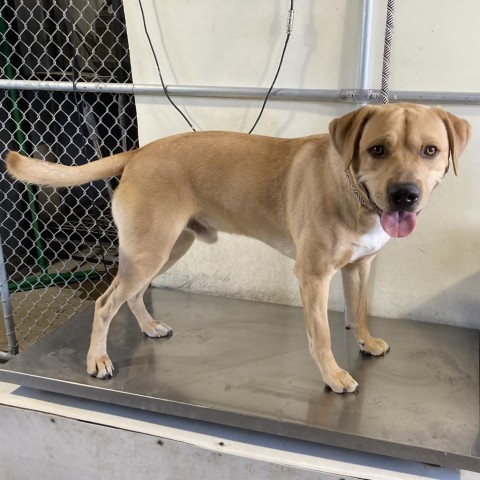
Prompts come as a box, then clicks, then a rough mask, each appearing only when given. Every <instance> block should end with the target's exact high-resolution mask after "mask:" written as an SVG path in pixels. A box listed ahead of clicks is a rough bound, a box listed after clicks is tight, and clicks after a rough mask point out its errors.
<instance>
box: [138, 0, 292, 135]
mask: <svg viewBox="0 0 480 480" xmlns="http://www.w3.org/2000/svg"><path fill="white" fill-rule="evenodd" d="M138 4H139V5H140V11H141V13H142V20H143V28H144V30H145V35H146V37H147V40H148V43H149V45H150V49H151V51H152V54H153V58H154V60H155V64H156V66H157V70H158V75H159V77H160V82H161V83H162V88H163V93H164V94H165V96H166V97H167V99H168V101H169V102H170V103H171V104H172V106H173V107H174V108H175V110H177V112H178V113H180V115H181V116H182V117H183V119H184V120H185V121H186V122H187V123H188V125H189V126H190V128H191V129H192V130H193V131H194V132H196V130H195V128H193V125H192V124H191V123H190V121H189V120H188V118H187V117H186V116H185V114H184V113H183V112H182V111H181V110H180V109H179V108H178V107H177V105H176V104H175V102H174V101H173V100H172V99H171V98H170V95H169V94H168V92H167V87H166V86H165V83H164V81H163V76H162V72H161V71H160V66H159V63H158V59H157V55H156V53H155V49H154V48H153V43H152V40H151V38H150V35H149V33H148V29H147V23H146V21H145V13H144V11H143V6H142V0H138ZM293 4H294V0H290V10H289V12H288V24H287V37H286V38H285V44H284V46H283V51H282V55H281V57H280V63H279V64H278V68H277V72H276V73H275V77H274V78H273V81H272V84H271V85H270V88H269V89H268V92H267V94H266V95H265V99H264V101H263V104H262V107H261V109H260V113H259V114H258V117H257V119H256V120H255V123H254V124H253V127H252V128H251V129H250V131H249V132H248V133H249V134H250V133H252V132H253V130H254V129H255V127H256V126H257V124H258V122H259V121H260V118H261V117H262V115H263V111H264V110H265V105H266V104H267V101H268V99H269V97H270V94H271V93H272V90H273V87H274V86H275V82H276V81H277V78H278V75H279V73H280V70H281V68H282V64H283V58H284V57H285V52H286V50H287V45H288V42H289V40H290V35H291V34H292V27H293Z"/></svg>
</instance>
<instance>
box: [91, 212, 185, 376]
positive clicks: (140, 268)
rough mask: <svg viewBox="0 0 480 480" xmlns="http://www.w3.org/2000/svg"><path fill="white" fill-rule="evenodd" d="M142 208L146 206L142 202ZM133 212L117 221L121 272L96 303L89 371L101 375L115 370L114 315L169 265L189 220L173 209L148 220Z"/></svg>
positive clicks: (108, 374) (119, 271) (109, 373)
mask: <svg viewBox="0 0 480 480" xmlns="http://www.w3.org/2000/svg"><path fill="white" fill-rule="evenodd" d="M142 208H146V206H145V205H142ZM129 213H130V215H129V220H128V223H126V222H124V223H122V222H117V224H118V227H119V243H120V264H119V270H118V274H117V276H116V277H115V278H114V280H113V282H112V284H111V285H110V287H109V288H108V289H107V290H106V291H105V293H104V294H103V295H102V296H101V297H100V298H99V299H98V300H97V301H96V303H95V316H94V319H93V326H92V337H91V341H90V348H89V350H88V355H87V372H88V373H89V374H90V375H92V376H96V377H98V378H106V377H110V376H112V374H113V365H112V362H111V360H110V358H109V357H108V354H107V334H108V329H109V326H110V322H111V320H112V318H113V316H114V315H115V314H116V313H117V311H118V309H119V308H120V307H121V306H122V304H123V303H125V302H126V301H128V300H129V299H131V298H133V297H134V296H135V295H138V294H139V293H140V292H143V291H144V290H145V288H146V286H147V285H148V284H149V283H150V281H151V280H152V279H153V277H154V276H155V275H156V274H157V273H158V272H159V271H161V269H162V268H163V267H164V266H166V264H167V262H168V261H169V258H170V254H171V251H172V249H173V247H174V245H175V243H176V241H177V239H178V237H179V236H180V235H181V233H182V231H183V228H184V226H185V223H186V219H185V221H182V220H181V219H180V218H179V217H178V216H177V217H176V218H175V215H173V214H172V212H169V213H165V215H163V216H162V212H159V213H158V216H157V215H156V218H155V219H154V220H153V221H151V222H148V223H147V224H145V223H142V220H140V216H139V215H138V212H137V215H135V214H134V213H135V212H132V211H130V212H129ZM177 213H178V212H177ZM158 218H161V219H162V220H158ZM137 219H138V220H137ZM117 220H118V219H117Z"/></svg>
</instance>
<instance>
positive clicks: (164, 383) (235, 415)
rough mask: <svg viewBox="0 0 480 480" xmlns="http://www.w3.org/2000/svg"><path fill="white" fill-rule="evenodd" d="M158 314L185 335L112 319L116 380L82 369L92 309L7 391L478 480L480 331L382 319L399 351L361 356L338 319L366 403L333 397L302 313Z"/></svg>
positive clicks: (338, 348) (380, 330)
mask: <svg viewBox="0 0 480 480" xmlns="http://www.w3.org/2000/svg"><path fill="white" fill-rule="evenodd" d="M147 306H149V308H150V310H151V311H153V314H154V317H155V318H157V319H159V320H161V321H164V322H166V323H168V324H170V325H171V326H172V327H173V329H174V332H175V333H174V336H173V337H171V338H169V339H158V340H154V339H150V338H146V337H144V336H142V335H141V333H140V332H139V329H138V325H137V323H136V321H135V320H134V319H133V317H132V315H131V314H130V312H129V310H128V309H127V308H126V307H124V308H122V309H121V310H120V312H119V313H118V315H117V316H116V317H115V319H114V321H113V322H112V326H111V329H110V335H109V354H110V357H111V358H112V360H113V362H114V365H115V369H116V370H115V376H114V377H113V378H112V379H110V380H98V379H95V378H91V377H89V376H88V375H87V374H86V371H85V356H86V352H87V348H88V343H89V339H90V327H91V320H92V314H93V310H92V309H89V310H87V311H86V312H84V313H82V314H79V315H77V316H75V317H73V318H72V319H70V320H69V321H68V322H67V323H66V324H65V325H63V326H62V327H61V328H59V329H58V330H56V331H55V332H54V333H52V334H50V335H49V336H48V337H45V338H44V339H42V340H41V341H39V342H38V343H37V344H35V345H34V346H32V347H30V348H29V349H28V350H27V351H25V352H24V353H22V354H20V355H19V356H17V357H16V358H15V359H14V360H12V361H10V362H8V363H7V364H5V365H3V366H2V367H1V369H0V381H6V382H12V383H15V384H19V385H24V386H28V387H33V388H38V389H42V390H48V391H53V392H59V393H63V394H69V395H73V396H79V397H83V398H87V399H92V400H100V401H103V402H108V403H114V404H121V405H126V406H130V407H135V408H140V409H146V410H151V411H154V412H159V413H164V414H169V415H176V416H182V417H186V418H192V419H196V420H203V421H207V422H214V423H218V424H222V425H229V426H233V427H238V428H242V429H250V430H254V431H261V432H266V433H271V434H275V435H281V436H287V437H291V438H298V439H302V440H308V441H311V442H317V443H322V444H328V445H334V446H340V447H344V448H348V449H355V450H360V451H366V452H372V453H377V454H381V455H388V456H392V457H397V458H403V459H410V460H416V461H422V462H426V463H430V464H436V465H442V466H445V467H449V468H462V469H466V470H473V471H477V472H480V436H479V411H480V408H479V332H478V331H476V330H469V329H464V328H458V327H452V326H447V325H436V324H428V323H420V322H412V321H405V320H387V319H381V318H372V320H371V326H372V330H373V333H374V334H375V335H377V336H382V337H383V338H385V339H386V340H387V341H388V342H389V343H390V345H391V351H390V352H389V353H388V354H387V355H386V356H385V357H382V358H372V357H365V356H363V355H362V354H360V353H359V350H358V347H357V345H356V344H355V341H354V339H353V336H352V335H351V334H350V333H349V332H347V331H345V329H344V328H343V316H342V315H341V314H339V313H335V312H332V313H331V314H330V324H331V330H332V342H333V350H334V352H335V355H336V358H337V361H338V362H339V364H340V365H341V366H343V367H344V368H346V369H348V370H349V371H350V372H351V373H352V374H353V376H354V377H355V378H356V380H357V381H358V382H359V383H360V386H361V387H360V388H361V389H360V392H359V393H358V394H353V395H352V394H349V395H337V394H335V393H332V392H330V391H327V390H326V389H325V388H324V384H323V382H322V380H321V377H320V374H319V372H318V370H317V367H316V366H315V364H314V363H313V360H312V359H311V358H310V354H309V352H308V348H307V340H306V334H305V330H304V326H303V314H302V310H301V309H300V308H296V307H288V306H281V305H273V304H265V303H258V302H249V301H245V300H237V299H227V298H220V297H213V296H207V295H195V294H188V293H180V292H173V291H165V290H158V289H151V290H149V291H148V292H147Z"/></svg>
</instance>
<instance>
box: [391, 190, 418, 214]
mask: <svg viewBox="0 0 480 480" xmlns="http://www.w3.org/2000/svg"><path fill="white" fill-rule="evenodd" d="M419 199H420V189H419V188H418V186H417V185H416V184H415V183H394V184H392V185H390V186H389V187H388V200H389V202H390V207H391V210H392V211H404V212H412V211H414V210H415V207H416V204H417V202H418V200H419Z"/></svg>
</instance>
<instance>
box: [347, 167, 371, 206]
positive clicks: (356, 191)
mask: <svg viewBox="0 0 480 480" xmlns="http://www.w3.org/2000/svg"><path fill="white" fill-rule="evenodd" d="M345 175H346V176H347V180H348V184H349V185H350V188H351V190H352V192H353V194H354V195H355V196H356V197H357V198H358V201H359V202H360V204H361V205H362V206H363V207H365V208H368V210H370V211H371V212H374V213H375V210H374V209H373V208H372V207H371V206H370V205H368V204H367V202H366V201H365V200H364V199H363V197H362V196H361V195H360V194H359V193H358V190H357V189H356V188H355V187H354V186H353V183H352V179H351V178H350V174H349V173H348V170H345Z"/></svg>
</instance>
